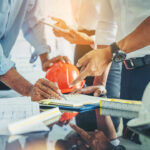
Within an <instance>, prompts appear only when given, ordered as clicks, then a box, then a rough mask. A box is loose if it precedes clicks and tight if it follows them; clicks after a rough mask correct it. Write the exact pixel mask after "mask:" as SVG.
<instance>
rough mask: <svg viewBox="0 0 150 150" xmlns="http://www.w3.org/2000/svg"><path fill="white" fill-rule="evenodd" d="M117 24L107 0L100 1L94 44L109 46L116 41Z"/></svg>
mask: <svg viewBox="0 0 150 150" xmlns="http://www.w3.org/2000/svg"><path fill="white" fill-rule="evenodd" d="M116 33H117V24H116V22H115V18H114V15H113V11H112V8H111V4H110V2H109V1H108V0H101V3H100V14H99V19H98V24H97V28H96V40H95V42H96V44H97V45H109V44H111V43H112V42H114V41H115V40H116Z"/></svg>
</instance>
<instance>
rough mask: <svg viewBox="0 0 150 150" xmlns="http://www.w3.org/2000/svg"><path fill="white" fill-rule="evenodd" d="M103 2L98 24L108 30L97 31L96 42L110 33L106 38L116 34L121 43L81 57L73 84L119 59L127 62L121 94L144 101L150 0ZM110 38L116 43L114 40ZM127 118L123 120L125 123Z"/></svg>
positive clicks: (149, 71) (149, 67) (149, 69)
mask: <svg viewBox="0 0 150 150" xmlns="http://www.w3.org/2000/svg"><path fill="white" fill-rule="evenodd" d="M101 2H102V3H101V13H100V16H99V17H100V20H99V25H98V26H99V27H102V28H103V29H104V30H105V33H104V30H103V31H97V33H96V35H98V38H97V41H99V42H101V41H103V40H104V36H103V34H105V35H106V33H107V36H106V37H109V36H110V35H111V37H113V36H114V39H116V41H119V42H117V43H113V44H111V45H110V46H109V47H107V48H105V49H101V50H100V49H98V50H96V51H91V52H90V53H88V54H86V55H85V56H84V57H82V58H81V59H79V61H78V66H79V67H82V71H81V74H80V76H79V77H78V78H77V79H76V80H75V81H73V82H72V83H71V85H74V84H75V83H77V82H78V81H80V80H82V79H84V78H85V77H86V76H91V75H92V76H97V75H101V74H102V73H103V71H104V70H105V68H106V67H107V66H108V64H109V63H110V62H111V61H112V59H113V61H118V60H120V61H123V62H124V64H123V68H122V76H121V95H120V97H121V98H122V99H129V100H141V99H142V94H143V91H144V89H145V87H146V85H147V84H148V82H149V81H150V46H149V45H150V38H149V34H150V9H149V6H150V1H149V0H145V1H144V2H143V1H140V0H138V1H137V0H132V1H130V0H120V1H117V0H113V1H111V0H107V1H106V0H102V1H101ZM112 29H116V30H117V34H116V35H115V34H114V35H112V32H111V30H112ZM121 39H122V40H121ZM110 41H112V42H113V40H111V39H110ZM120 49H121V50H122V51H120ZM125 53H126V54H127V56H126V58H125ZM126 121H127V120H124V124H126Z"/></svg>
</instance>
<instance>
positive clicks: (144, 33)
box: [117, 17, 150, 53]
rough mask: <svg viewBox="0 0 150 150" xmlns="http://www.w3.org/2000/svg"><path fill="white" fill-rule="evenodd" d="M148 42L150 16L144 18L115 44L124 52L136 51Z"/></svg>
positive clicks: (149, 40)
mask: <svg viewBox="0 0 150 150" xmlns="http://www.w3.org/2000/svg"><path fill="white" fill-rule="evenodd" d="M149 44H150V17H148V18H147V19H145V20H144V21H143V22H142V23H141V24H140V25H139V26H138V27H137V28H136V29H135V30H134V31H133V32H132V33H131V34H129V35H128V36H126V37H125V38H124V39H123V40H121V41H119V42H118V43H117V45H118V46H119V47H120V49H121V50H123V51H124V52H126V53H130V52H133V51H136V50H137V49H140V48H143V47H145V46H147V45H149Z"/></svg>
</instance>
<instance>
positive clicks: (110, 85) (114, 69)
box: [76, 62, 122, 131]
mask: <svg viewBox="0 0 150 150" xmlns="http://www.w3.org/2000/svg"><path fill="white" fill-rule="evenodd" d="M121 66H122V64H121V63H114V62H113V63H112V66H111V69H110V72H109V75H108V79H107V84H106V89H107V97H110V98H118V97H119V95H120V81H121ZM112 121H113V123H114V126H115V128H116V130H117V128H118V126H119V123H120V119H119V118H117V117H112ZM76 124H77V125H78V126H79V127H80V128H82V129H84V130H86V131H93V130H95V129H97V123H96V113H95V110H94V111H90V112H85V113H81V114H78V115H77V117H76Z"/></svg>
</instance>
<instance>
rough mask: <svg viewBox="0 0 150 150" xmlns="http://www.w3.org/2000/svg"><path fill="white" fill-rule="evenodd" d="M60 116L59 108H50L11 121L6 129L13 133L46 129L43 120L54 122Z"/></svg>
mask: <svg viewBox="0 0 150 150" xmlns="http://www.w3.org/2000/svg"><path fill="white" fill-rule="evenodd" d="M60 116H61V112H60V111H59V108H53V109H51V110H48V111H45V112H42V113H40V114H37V115H34V116H31V117H29V118H26V119H22V120H20V121H17V122H15V123H11V124H9V125H8V130H9V131H10V133H11V134H13V135H14V134H22V133H28V132H36V131H43V129H44V131H48V130H49V128H47V127H46V126H45V125H44V122H47V121H49V123H54V122H56V121H58V119H59V118H60ZM50 121H51V122H50Z"/></svg>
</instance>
